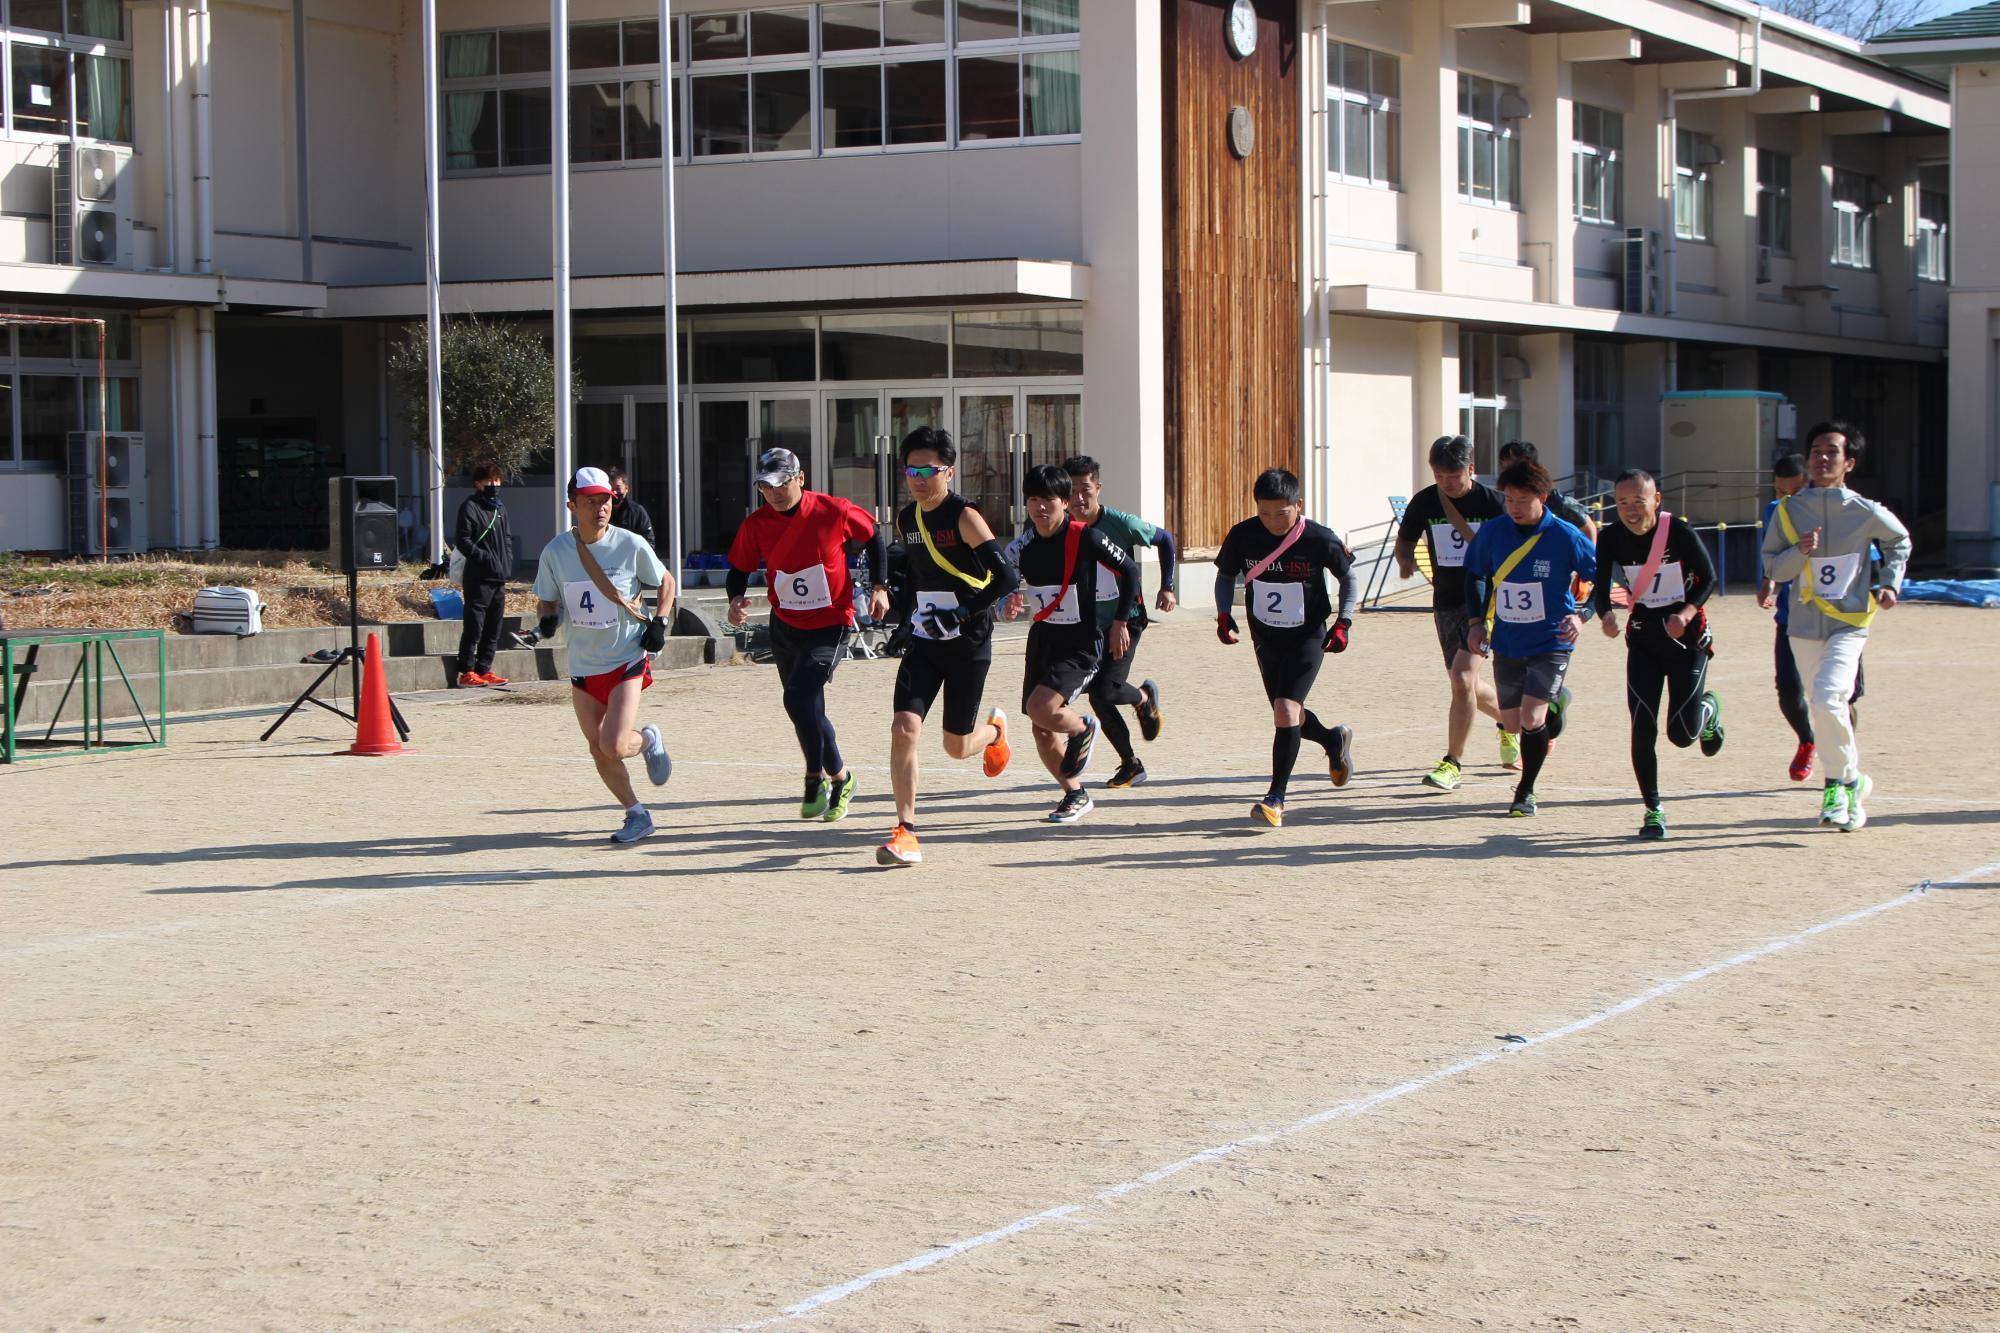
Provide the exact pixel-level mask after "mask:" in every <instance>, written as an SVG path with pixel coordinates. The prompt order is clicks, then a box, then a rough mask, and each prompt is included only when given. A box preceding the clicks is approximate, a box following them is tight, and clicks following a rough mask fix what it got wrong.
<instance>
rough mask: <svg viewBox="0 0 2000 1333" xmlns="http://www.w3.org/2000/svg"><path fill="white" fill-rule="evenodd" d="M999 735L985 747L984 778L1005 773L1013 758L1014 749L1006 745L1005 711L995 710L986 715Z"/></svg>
mask: <svg viewBox="0 0 2000 1333" xmlns="http://www.w3.org/2000/svg"><path fill="white" fill-rule="evenodd" d="M986 720H987V721H988V722H991V723H992V724H993V726H994V728H995V729H996V730H998V731H999V733H1000V734H999V735H998V736H997V737H995V738H994V740H993V743H992V744H991V745H989V746H987V747H986V776H987V777H989V778H997V777H999V776H1000V775H1001V774H1002V773H1005V772H1006V771H1007V761H1008V760H1010V759H1012V758H1013V757H1014V747H1013V746H1011V745H1009V744H1007V710H1006V709H1004V708H996V709H994V710H993V711H992V712H990V713H988V714H987V715H986Z"/></svg>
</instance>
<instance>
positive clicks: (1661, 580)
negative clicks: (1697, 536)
mask: <svg viewBox="0 0 2000 1333" xmlns="http://www.w3.org/2000/svg"><path fill="white" fill-rule="evenodd" d="M1645 572H1646V567H1645V566H1644V565H1627V566H1625V585H1626V586H1627V587H1629V588H1633V589H1635V591H1634V592H1633V594H1632V595H1633V596H1634V597H1636V598H1637V599H1638V601H1639V605H1641V606H1652V607H1661V606H1678V605H1680V604H1681V603H1682V602H1685V601H1686V600H1687V575H1686V573H1685V572H1684V571H1683V570H1682V569H1681V562H1680V561H1678V560H1663V561H1661V562H1660V567H1659V568H1658V569H1657V570H1655V571H1654V572H1653V586H1652V587H1650V588H1640V587H1639V576H1640V575H1641V574H1643V573H1645Z"/></svg>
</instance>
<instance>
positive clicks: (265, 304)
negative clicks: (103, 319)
mask: <svg viewBox="0 0 2000 1333" xmlns="http://www.w3.org/2000/svg"><path fill="white" fill-rule="evenodd" d="M0 292H5V293H6V294H7V296H8V297H9V298H10V299H16V300H41V299H49V300H62V301H74V302H104V303H107V304H114V305H143V306H209V307H212V308H214V309H218V310H221V309H235V310H301V311H311V312H314V313H317V312H318V311H320V310H323V309H325V308H326V304H327V289H326V286H325V284H324V283H318V282H282V281H276V280H273V279H268V278H232V277H230V276H229V275H228V274H226V273H151V272H144V271H141V272H130V271H127V270H124V269H115V268H85V267H72V266H71V265H68V264H11V263H0Z"/></svg>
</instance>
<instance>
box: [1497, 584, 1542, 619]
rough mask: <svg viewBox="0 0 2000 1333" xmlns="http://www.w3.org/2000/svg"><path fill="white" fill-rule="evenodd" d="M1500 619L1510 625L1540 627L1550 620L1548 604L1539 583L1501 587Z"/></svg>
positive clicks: (1503, 585) (1502, 585)
mask: <svg viewBox="0 0 2000 1333" xmlns="http://www.w3.org/2000/svg"><path fill="white" fill-rule="evenodd" d="M1499 616H1500V619H1502V620H1504V621H1506V622H1507V623H1508V624H1510V625H1539V624H1541V623H1542V622H1543V621H1544V620H1546V619H1548V603H1547V601H1546V600H1545V599H1544V597H1543V595H1542V585H1541V584H1539V583H1503V584H1501V585H1500V605H1499Z"/></svg>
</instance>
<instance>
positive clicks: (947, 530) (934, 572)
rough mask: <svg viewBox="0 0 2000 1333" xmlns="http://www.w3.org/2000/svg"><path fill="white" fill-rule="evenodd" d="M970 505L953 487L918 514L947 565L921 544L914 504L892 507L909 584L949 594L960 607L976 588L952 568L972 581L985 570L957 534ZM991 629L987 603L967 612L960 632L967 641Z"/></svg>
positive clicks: (982, 637)
mask: <svg viewBox="0 0 2000 1333" xmlns="http://www.w3.org/2000/svg"><path fill="white" fill-rule="evenodd" d="M973 507H974V506H972V505H971V504H970V503H969V502H968V501H967V500H966V498H965V497H964V496H962V495H960V494H959V493H958V492H956V491H953V492H952V493H951V494H950V495H947V496H946V497H945V499H944V503H943V504H940V505H939V506H938V507H937V508H936V509H933V510H930V511H928V512H926V513H924V514H923V515H922V522H923V532H928V533H930V536H931V545H932V546H935V547H937V553H938V555H939V557H941V558H942V559H943V561H944V563H945V565H948V566H950V568H944V567H942V566H940V565H939V564H938V562H937V561H936V560H933V559H932V558H931V552H930V547H929V546H926V545H925V544H924V537H923V532H919V531H918V530H917V523H918V506H917V505H915V504H907V505H904V506H903V507H902V508H901V509H899V510H897V511H896V540H897V542H899V543H900V544H901V545H902V548H903V558H904V561H905V563H906V567H907V568H908V570H909V575H910V588H911V590H912V591H914V592H917V593H926V592H931V593H944V592H948V593H951V594H953V595H954V596H955V597H956V599H957V601H958V605H959V606H961V607H963V606H964V605H965V604H966V602H968V601H970V600H971V599H972V598H973V597H974V596H975V595H977V593H978V589H976V588H974V587H973V586H972V584H969V583H967V582H966V581H965V580H964V579H962V578H960V577H958V575H957V574H955V573H953V572H952V570H954V569H955V570H962V571H964V572H965V573H966V574H967V575H969V576H970V577H971V578H972V579H973V580H974V581H981V580H983V579H984V578H985V576H986V571H985V570H984V569H983V568H981V566H980V564H979V557H978V556H977V555H976V554H975V553H974V551H973V548H972V546H971V545H970V544H968V543H967V542H966V540H965V538H964V537H962V536H961V535H960V534H959V530H958V524H959V519H961V518H962V517H964V515H965V511H966V510H967V509H971V508H973ZM992 632H993V609H992V608H991V607H988V608H987V609H986V611H985V612H984V613H983V614H981V615H978V616H971V617H968V618H967V619H966V622H965V624H964V626H963V627H962V630H961V636H962V637H963V638H964V639H965V640H966V641H967V642H968V644H969V645H970V644H977V643H980V642H982V641H983V640H985V639H986V637H987V636H988V635H990V634H991V633H992Z"/></svg>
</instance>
